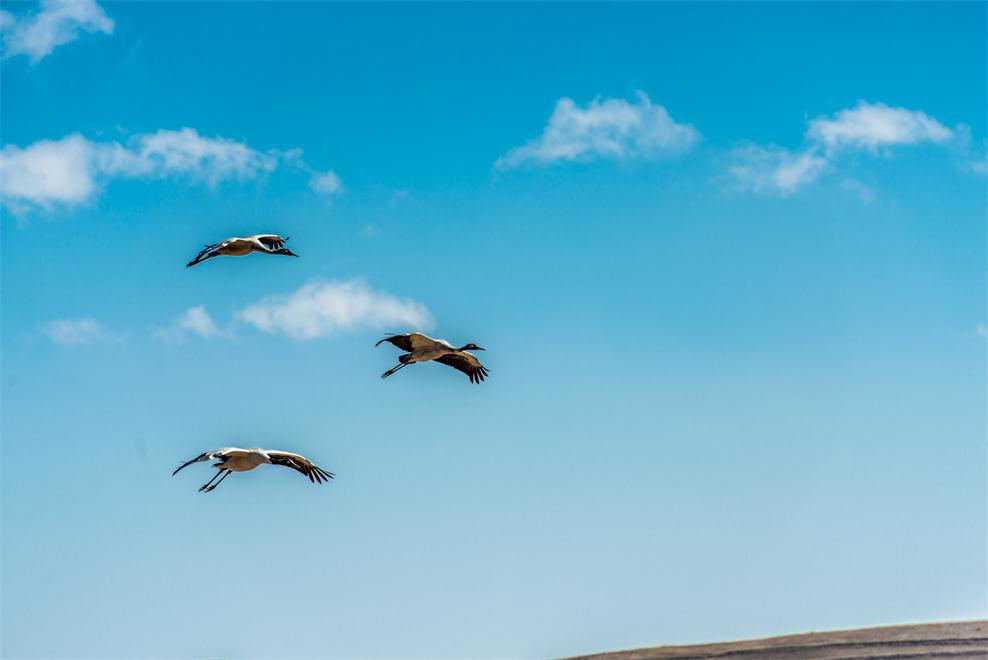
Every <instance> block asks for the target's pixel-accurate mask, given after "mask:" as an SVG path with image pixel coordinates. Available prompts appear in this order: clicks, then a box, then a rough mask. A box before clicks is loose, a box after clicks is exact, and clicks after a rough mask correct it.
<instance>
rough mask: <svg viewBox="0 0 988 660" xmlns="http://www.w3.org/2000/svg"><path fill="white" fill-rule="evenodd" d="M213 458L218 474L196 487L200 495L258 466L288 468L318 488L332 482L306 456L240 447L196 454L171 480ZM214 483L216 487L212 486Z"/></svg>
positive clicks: (274, 450)
mask: <svg viewBox="0 0 988 660" xmlns="http://www.w3.org/2000/svg"><path fill="white" fill-rule="evenodd" d="M214 458H215V459H219V463H213V467H214V468H216V469H217V470H218V472H217V473H216V474H214V475H213V478H212V479H210V480H209V481H207V482H206V483H204V484H203V485H202V486H200V487H199V492H201V493H208V492H209V491H211V490H213V489H214V488H216V487H217V486H219V485H220V482H222V481H223V480H224V479H226V478H227V477H228V476H230V473H231V472H247V471H248V470H253V469H254V468H256V467H257V466H258V465H264V464H265V463H269V464H271V465H284V466H285V467H290V468H292V469H293V470H297V471H299V472H301V473H302V474H304V475H305V476H307V477H308V478H309V481H311V482H312V483H320V484H321V483H322V482H323V481H326V480H327V479H332V478H333V477H334V476H335V475H334V474H333V473H332V472H326V471H325V470H323V469H322V468H319V467H316V465H315V464H314V463H313V462H312V461H310V460H309V459H307V458H306V457H305V456H299V455H298V454H293V453H291V452H288V451H279V450H277V449H260V448H259V447H252V448H250V449H241V448H240V447H223V448H222V449H217V450H215V451H207V452H205V453H202V454H199V455H198V456H196V457H195V458H193V459H192V460H191V461H186V462H185V463H182V464H181V465H179V466H178V468H177V469H176V470H175V471H174V472H172V476H173V477H174V476H175V475H176V474H178V472H179V470H181V469H182V468H185V467H188V466H190V465H192V464H193V463H199V462H201V461H209V460H212V459H214ZM217 477H219V481H216V478H217ZM214 481H215V482H216V483H213V482H214Z"/></svg>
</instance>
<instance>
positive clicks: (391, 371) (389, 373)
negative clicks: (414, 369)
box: [381, 362, 411, 378]
mask: <svg viewBox="0 0 988 660" xmlns="http://www.w3.org/2000/svg"><path fill="white" fill-rule="evenodd" d="M409 364H411V363H410V362H403V363H401V364H399V365H398V366H397V367H395V368H394V369H388V370H387V371H385V372H384V373H383V374H381V378H387V377H388V376H390V375H391V374H393V373H394V372H396V371H398V370H399V369H401V368H402V367H407V366H408V365H409Z"/></svg>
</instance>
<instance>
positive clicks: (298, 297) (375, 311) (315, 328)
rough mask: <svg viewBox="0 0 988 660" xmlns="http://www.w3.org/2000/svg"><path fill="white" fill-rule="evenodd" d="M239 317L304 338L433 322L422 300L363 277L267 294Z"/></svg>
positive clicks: (415, 326)
mask: <svg viewBox="0 0 988 660" xmlns="http://www.w3.org/2000/svg"><path fill="white" fill-rule="evenodd" d="M237 318H238V319H239V320H241V321H244V322H246V323H249V324H250V325H253V326H254V327H256V328H258V329H259V330H262V331H264V332H270V333H278V332H280V333H283V334H286V335H288V336H289V337H291V338H293V339H298V340H306V339H316V338H319V337H328V336H331V335H334V334H338V333H340V332H345V331H349V330H355V329H357V328H362V327H367V328H384V327H397V328H427V327H430V326H431V325H432V323H433V318H432V315H431V314H429V310H428V309H426V307H425V306H424V305H422V304H421V303H418V302H416V301H414V300H409V299H399V298H396V297H394V296H392V295H390V294H388V293H384V292H381V291H375V290H373V289H371V288H370V287H369V286H368V285H367V284H366V283H365V282H363V281H362V280H346V281H323V280H316V281H313V282H309V283H307V284H305V285H303V286H302V287H301V288H299V289H298V290H297V291H295V292H294V293H290V294H285V295H274V296H268V297H266V298H263V299H262V300H260V301H259V302H257V303H255V304H253V305H249V306H248V307H246V308H245V309H243V310H242V311H241V312H240V313H239V314H238V315H237Z"/></svg>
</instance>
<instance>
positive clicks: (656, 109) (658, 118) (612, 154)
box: [494, 92, 700, 170]
mask: <svg viewBox="0 0 988 660" xmlns="http://www.w3.org/2000/svg"><path fill="white" fill-rule="evenodd" d="M637 97H638V102H637V103H629V102H628V101H625V100H624V99H605V100H603V101H601V100H600V99H594V100H593V101H591V102H590V103H589V104H588V105H586V106H585V107H582V108H581V107H580V106H578V105H576V103H574V102H573V100H572V99H568V98H562V99H560V100H559V101H558V102H557V103H556V108H555V110H553V112H552V116H550V117H549V123H548V124H547V125H546V127H545V130H543V132H542V135H540V136H539V137H537V138H535V139H533V140H531V141H530V142H528V144H525V145H523V146H521V147H515V148H513V149H511V150H510V151H508V153H506V154H505V155H504V156H502V157H501V158H499V159H498V160H497V161H496V162H495V163H494V167H495V169H502V170H504V169H510V168H513V167H519V166H521V165H528V164H530V165H552V164H554V163H557V162H560V161H589V160H593V159H595V158H614V159H624V158H654V157H657V156H659V155H661V154H669V153H680V152H684V151H687V150H689V148H690V147H692V146H693V144H694V143H696V142H697V141H698V140H699V139H700V133H699V131H697V130H696V129H695V128H694V127H693V126H691V125H689V124H679V123H676V121H674V120H673V118H672V117H671V116H670V115H669V113H668V112H667V111H666V109H665V108H663V107H662V106H661V105H653V104H652V102H651V101H650V100H649V98H648V96H646V95H645V93H644V92H637Z"/></svg>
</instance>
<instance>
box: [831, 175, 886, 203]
mask: <svg viewBox="0 0 988 660" xmlns="http://www.w3.org/2000/svg"><path fill="white" fill-rule="evenodd" d="M840 187H841V188H843V189H844V190H847V191H848V192H852V193H854V194H855V195H857V196H858V199H860V200H861V203H862V204H873V203H874V202H875V200H876V199H878V195H876V194H875V191H874V190H873V189H872V187H871V186H869V185H866V184H864V183H861V182H860V181H858V180H857V179H844V180H843V181H841V182H840Z"/></svg>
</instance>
